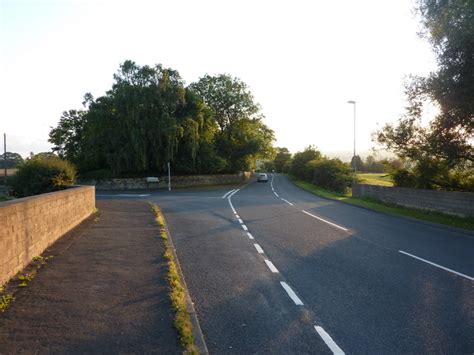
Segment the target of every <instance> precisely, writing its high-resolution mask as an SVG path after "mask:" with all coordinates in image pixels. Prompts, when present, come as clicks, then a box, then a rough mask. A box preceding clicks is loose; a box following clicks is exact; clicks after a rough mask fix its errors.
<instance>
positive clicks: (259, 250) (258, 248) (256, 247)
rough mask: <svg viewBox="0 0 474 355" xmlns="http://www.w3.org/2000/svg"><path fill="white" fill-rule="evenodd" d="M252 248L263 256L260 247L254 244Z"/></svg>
mask: <svg viewBox="0 0 474 355" xmlns="http://www.w3.org/2000/svg"><path fill="white" fill-rule="evenodd" d="M253 246H254V247H255V249H257V251H258V253H259V254H263V249H262V247H261V246H260V245H258V244H254V245H253Z"/></svg>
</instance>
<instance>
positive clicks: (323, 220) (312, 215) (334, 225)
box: [301, 210, 348, 232]
mask: <svg viewBox="0 0 474 355" xmlns="http://www.w3.org/2000/svg"><path fill="white" fill-rule="evenodd" d="M301 212H303V213H306V214H307V215H308V216H311V217H313V218H316V219H319V220H320V221H322V222H324V223H327V224H330V225H331V226H333V227H336V228H339V229H342V230H343V231H346V232H347V231H348V229H347V228H344V227H341V226H339V225H337V224H335V223H332V222H329V221H327V220H325V219H323V218H321V217H318V216H315V215H314V214H312V213H309V212H307V211H305V210H301Z"/></svg>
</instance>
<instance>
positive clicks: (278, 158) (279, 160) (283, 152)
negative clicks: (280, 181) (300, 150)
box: [273, 147, 291, 173]
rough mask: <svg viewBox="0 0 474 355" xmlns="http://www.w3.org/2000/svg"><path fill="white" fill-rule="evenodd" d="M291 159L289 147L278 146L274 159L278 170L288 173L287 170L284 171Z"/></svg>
mask: <svg viewBox="0 0 474 355" xmlns="http://www.w3.org/2000/svg"><path fill="white" fill-rule="evenodd" d="M289 161H291V153H290V151H289V150H288V148H285V147H283V148H276V155H275V160H274V161H273V163H274V165H275V169H276V171H277V172H279V173H282V172H285V173H287V171H284V167H285V165H287V163H288V162H289Z"/></svg>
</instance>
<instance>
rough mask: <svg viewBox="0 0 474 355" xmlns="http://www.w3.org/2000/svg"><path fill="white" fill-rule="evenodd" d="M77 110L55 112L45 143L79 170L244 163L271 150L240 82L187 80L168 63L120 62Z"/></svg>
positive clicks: (206, 169) (214, 168) (268, 133)
mask: <svg viewBox="0 0 474 355" xmlns="http://www.w3.org/2000/svg"><path fill="white" fill-rule="evenodd" d="M83 104H84V106H85V109H84V110H69V111H66V112H64V113H63V115H62V117H61V119H60V121H59V124H58V126H57V127H55V128H53V129H52V130H51V132H50V142H51V143H53V144H54V148H53V150H54V151H56V152H57V153H58V154H59V155H60V156H61V157H64V158H67V159H69V160H71V161H72V162H74V163H75V164H77V165H78V168H79V171H80V172H87V171H94V170H110V171H111V172H112V174H113V175H115V176H119V175H123V174H128V173H133V174H141V173H145V172H164V171H165V169H166V164H167V162H168V161H170V162H171V163H172V165H173V169H174V171H175V172H179V173H187V174H193V173H217V172H235V171H238V170H246V169H249V168H251V167H252V166H253V164H254V162H255V159H256V158H260V157H265V156H267V155H268V154H270V153H271V151H272V142H273V139H274V136H273V131H272V130H271V129H269V128H268V127H267V126H266V125H265V124H264V123H263V121H262V116H261V115H259V114H258V112H259V106H258V105H257V104H256V103H254V102H253V96H252V95H251V93H250V91H249V90H248V89H247V87H246V85H245V83H243V82H241V81H240V80H239V79H237V78H231V77H229V76H227V75H219V76H215V77H213V76H208V75H206V76H204V77H203V78H202V79H201V80H199V81H198V82H197V83H195V84H191V85H190V86H189V87H186V86H185V85H184V81H183V80H182V78H181V77H180V75H179V73H178V72H177V71H176V70H173V69H171V68H164V67H163V66H162V65H155V66H153V67H151V66H147V65H145V66H139V65H137V64H136V63H134V62H133V61H129V60H128V61H125V62H124V63H123V64H122V65H121V66H120V68H119V70H118V72H117V73H116V74H115V75H114V83H113V86H112V88H111V89H110V90H109V91H107V92H106V94H105V95H104V96H102V97H99V98H97V99H94V97H93V96H92V95H91V94H86V95H85V97H84V102H83Z"/></svg>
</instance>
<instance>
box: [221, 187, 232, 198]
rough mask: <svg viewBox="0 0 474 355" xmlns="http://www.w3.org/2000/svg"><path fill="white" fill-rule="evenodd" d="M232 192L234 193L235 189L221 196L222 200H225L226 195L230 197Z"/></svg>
mask: <svg viewBox="0 0 474 355" xmlns="http://www.w3.org/2000/svg"><path fill="white" fill-rule="evenodd" d="M234 191H235V189H233V190H230V191H227V192H226V193H225V195H224V196H222V198H226V197H227V196H228V195H230V194H231V193H232V192H234Z"/></svg>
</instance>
